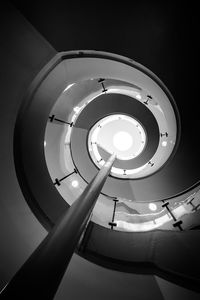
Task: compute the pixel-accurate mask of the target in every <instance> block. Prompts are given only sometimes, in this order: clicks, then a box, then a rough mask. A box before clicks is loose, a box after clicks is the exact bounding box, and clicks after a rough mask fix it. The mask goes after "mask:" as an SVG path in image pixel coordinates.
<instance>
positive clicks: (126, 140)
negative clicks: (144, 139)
mask: <svg viewBox="0 0 200 300" xmlns="http://www.w3.org/2000/svg"><path fill="white" fill-rule="evenodd" d="M113 144H114V146H115V148H116V149H117V150H120V151H125V150H129V149H130V147H131V146H132V144H133V139H132V137H131V135H130V134H129V133H128V132H126V131H119V132H117V133H116V134H115V135H114V136H113Z"/></svg>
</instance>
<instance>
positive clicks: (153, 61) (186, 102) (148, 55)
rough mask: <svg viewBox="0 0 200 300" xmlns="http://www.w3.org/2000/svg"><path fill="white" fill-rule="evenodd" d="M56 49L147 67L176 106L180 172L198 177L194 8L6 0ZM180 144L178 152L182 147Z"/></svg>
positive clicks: (167, 3)
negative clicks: (86, 51)
mask: <svg viewBox="0 0 200 300" xmlns="http://www.w3.org/2000/svg"><path fill="white" fill-rule="evenodd" d="M11 3H12V4H13V5H14V6H15V7H16V8H17V9H18V10H19V11H20V12H21V13H22V14H23V15H24V16H25V18H26V19H27V20H28V21H29V22H30V23H31V24H32V25H33V26H34V27H35V29H36V30H37V31H39V32H40V33H41V35H42V36H44V38H45V39H46V40H47V41H48V42H49V43H50V44H51V45H52V46H53V47H54V48H55V49H56V50H57V51H68V50H78V49H83V50H84V49H92V50H101V51H107V52H112V53H116V54H120V55H123V56H127V57H129V58H131V59H133V60H135V61H137V62H139V63H141V64H143V65H144V66H146V67H147V68H149V69H150V70H151V71H153V72H154V73H155V74H156V75H157V76H158V77H159V78H160V79H161V80H162V81H163V82H164V84H165V85H166V86H167V87H168V89H169V90H170V92H171V93H172V95H173V97H174V98H175V101H176V103H177V105H178V108H179V111H180V115H181V124H182V131H181V132H182V137H181V142H180V149H181V150H180V151H179V152H182V155H183V158H182V160H181V162H180V165H181V166H182V167H181V168H182V171H183V172H186V171H187V172H188V173H189V172H190V173H191V172H192V173H193V178H192V179H191V181H190V183H189V184H193V183H194V182H196V181H197V179H198V178H199V176H198V174H199V171H198V166H199V165H200V157H199V154H198V152H199V151H198V140H197V133H198V129H197V128H198V123H199V108H198V97H199V95H198V91H197V86H198V36H199V29H198V8H197V4H194V3H191V2H190V3H189V4H190V5H188V2H187V3H185V4H184V3H183V2H180V3H179V2H178V1H174V2H172V1H171V2H170V1H131V2H129V3H128V2H117V1H116V2H114V1H113V2H105V1H103V2H102V1H101V2H97V1H93V2H90V3H89V2H85V1H80V2H77V1H75V2H73V1H71V2H70V1H61V2H59V1H49V2H46V3H45V2H39V1H30V2H29V1H27V2H25V3H23V2H22V1H11ZM183 148H184V153H183V151H182V149H183Z"/></svg>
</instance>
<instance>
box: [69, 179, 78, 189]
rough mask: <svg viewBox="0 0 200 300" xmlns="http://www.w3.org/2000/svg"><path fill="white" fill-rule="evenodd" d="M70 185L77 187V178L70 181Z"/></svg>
mask: <svg viewBox="0 0 200 300" xmlns="http://www.w3.org/2000/svg"><path fill="white" fill-rule="evenodd" d="M71 185H72V186H73V187H74V188H76V187H78V185H79V184H78V181H77V180H73V181H72V183H71Z"/></svg>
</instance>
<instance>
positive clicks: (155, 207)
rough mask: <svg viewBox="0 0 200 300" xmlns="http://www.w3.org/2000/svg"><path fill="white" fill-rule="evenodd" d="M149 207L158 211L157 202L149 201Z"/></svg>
mask: <svg viewBox="0 0 200 300" xmlns="http://www.w3.org/2000/svg"><path fill="white" fill-rule="evenodd" d="M149 209H150V210H152V211H156V210H157V205H156V204H155V203H149Z"/></svg>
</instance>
